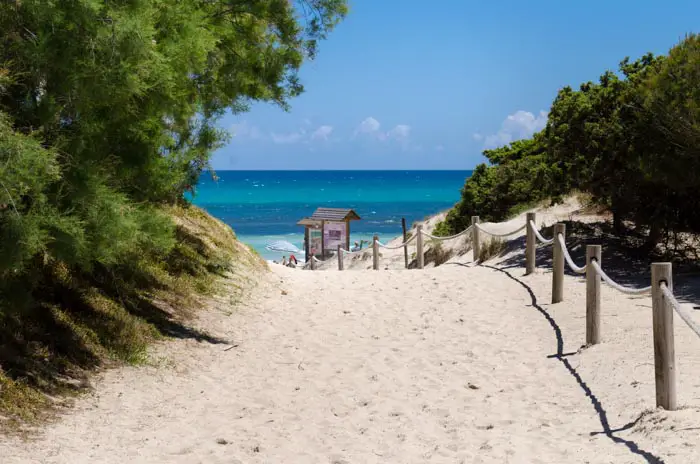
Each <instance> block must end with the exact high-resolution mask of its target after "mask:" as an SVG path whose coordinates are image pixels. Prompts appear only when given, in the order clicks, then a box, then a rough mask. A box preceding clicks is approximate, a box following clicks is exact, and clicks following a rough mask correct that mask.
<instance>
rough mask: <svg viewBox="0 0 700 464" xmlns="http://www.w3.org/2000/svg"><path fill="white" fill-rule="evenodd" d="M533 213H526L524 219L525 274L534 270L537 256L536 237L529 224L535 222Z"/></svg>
mask: <svg viewBox="0 0 700 464" xmlns="http://www.w3.org/2000/svg"><path fill="white" fill-rule="evenodd" d="M535 218H536V215H535V213H527V215H526V219H525V225H526V229H525V230H526V231H527V235H526V236H525V275H529V274H532V273H533V272H535V259H536V257H537V253H536V252H537V237H535V232H534V231H533V230H532V227H531V226H530V224H531V223H532V224H536V222H535Z"/></svg>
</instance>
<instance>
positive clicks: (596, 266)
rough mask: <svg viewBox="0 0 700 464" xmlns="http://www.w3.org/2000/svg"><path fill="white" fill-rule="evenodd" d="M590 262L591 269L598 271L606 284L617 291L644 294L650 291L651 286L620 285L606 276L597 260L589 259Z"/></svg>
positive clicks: (628, 293)
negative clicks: (633, 286)
mask: <svg viewBox="0 0 700 464" xmlns="http://www.w3.org/2000/svg"><path fill="white" fill-rule="evenodd" d="M591 264H592V265H593V269H595V271H596V272H597V273H598V275H599V276H600V277H601V278H602V279H603V280H604V281H605V283H606V284H608V285H610V286H611V287H612V288H614V289H615V290H617V291H618V292H622V293H625V294H627V295H644V294H646V293H650V292H651V287H644V288H632V287H625V286H624V285H620V284H618V283H617V282H615V281H614V280H612V279H611V278H610V276H608V275H607V274H606V273H605V271H603V268H601V267H600V264H598V261H591Z"/></svg>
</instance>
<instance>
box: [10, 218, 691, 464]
mask: <svg viewBox="0 0 700 464" xmlns="http://www.w3.org/2000/svg"><path fill="white" fill-rule="evenodd" d="M546 214H552V213H551V211H550V213H542V217H546ZM552 217H556V213H554V214H552ZM518 253H521V251H517V250H514V251H513V252H512V253H509V254H506V255H503V256H499V257H497V258H494V259H493V260H490V261H489V262H486V263H483V264H482V265H479V266H475V265H473V263H471V258H470V254H469V253H465V254H463V255H461V256H458V257H456V258H454V259H452V260H451V261H450V262H449V263H446V264H443V265H442V266H439V267H436V268H432V267H431V268H428V269H425V270H422V271H418V270H382V271H364V270H350V271H344V272H339V271H337V270H328V271H318V272H311V271H302V270H300V269H290V268H285V267H282V266H277V265H273V266H272V272H270V273H268V274H267V275H266V276H265V277H263V278H262V280H261V283H260V284H259V285H258V286H257V288H256V289H255V291H254V292H253V293H252V294H251V295H249V296H248V297H247V298H246V299H245V301H244V302H243V303H242V304H241V306H239V307H238V308H237V309H235V310H233V311H231V308H230V305H229V304H228V303H227V301H226V300H225V299H221V301H219V303H218V304H215V305H213V306H212V307H211V308H210V309H209V310H208V311H206V312H204V313H202V314H201V316H200V318H199V319H198V321H197V328H199V329H200V330H204V331H207V332H208V333H210V334H211V335H212V336H213V337H216V339H218V340H220V342H217V343H207V342H196V341H193V340H173V341H168V342H164V343H161V344H159V345H158V346H157V347H156V348H155V349H154V350H153V351H152V352H151V356H150V358H151V359H152V360H153V361H154V362H152V363H150V364H148V365H146V366H140V367H127V368H120V369H116V370H111V371H107V372H105V373H103V374H101V375H100V377H99V378H98V379H97V380H96V381H95V390H94V392H93V393H92V394H90V395H88V396H86V397H83V398H80V399H78V400H77V402H76V406H75V408H74V409H70V410H68V411H66V413H65V414H64V415H63V417H61V418H59V419H58V420H57V421H56V422H55V423H52V424H49V425H47V426H46V427H45V428H44V429H42V430H40V431H38V435H37V436H35V437H33V438H32V439H31V440H30V441H27V442H23V441H21V440H19V439H15V438H7V437H4V438H2V439H0V440H1V441H0V455H2V456H3V463H6V462H7V463H13V464H14V463H29V462H36V463H76V462H100V463H120V462H123V461H124V460H129V461H130V462H134V463H177V462H182V463H236V462H241V463H258V462H259V463H263V462H295V463H296V462H299V463H307V462H308V463H315V462H334V463H354V462H445V463H453V462H465V463H492V462H493V463H503V462H510V463H535V462H537V463H561V462H571V463H636V462H639V463H644V462H665V463H688V462H696V461H697V460H698V459H700V449H699V448H698V438H697V437H698V434H697V423H698V420H700V407H699V406H700V403H699V400H698V398H700V382H698V381H697V376H696V375H695V373H696V372H697V371H698V369H700V340H699V339H698V338H697V337H696V336H695V335H694V334H693V333H692V332H690V330H688V329H687V327H686V326H685V325H684V324H683V323H682V322H680V321H678V322H677V323H676V326H675V337H676V359H677V370H678V392H679V404H680V406H681V407H680V409H679V410H678V411H673V412H667V411H664V410H661V409H656V408H655V399H654V364H653V363H654V361H653V347H652V338H651V333H652V332H651V301H650V298H649V297H648V296H643V297H630V296H626V295H622V294H620V293H617V292H616V291H614V290H613V289H611V288H609V287H607V286H604V287H603V289H602V338H603V340H602V343H601V344H599V345H595V346H593V347H583V345H584V343H585V304H584V301H585V283H584V281H583V280H582V279H581V278H577V277H574V276H569V275H567V276H566V278H565V300H564V301H563V302H562V303H558V304H550V303H549V301H550V294H551V293H550V292H551V273H550V269H548V268H546V267H541V268H540V269H538V271H537V272H536V273H535V274H533V275H529V276H524V269H523V268H522V267H521V266H518V265H517V264H512V263H513V262H516V263H517V260H516V261H514V258H517V257H518ZM506 263H511V264H508V265H507V264H506Z"/></svg>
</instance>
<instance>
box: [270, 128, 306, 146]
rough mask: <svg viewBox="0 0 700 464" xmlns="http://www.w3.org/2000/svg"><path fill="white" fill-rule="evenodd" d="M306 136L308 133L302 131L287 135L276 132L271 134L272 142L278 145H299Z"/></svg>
mask: <svg viewBox="0 0 700 464" xmlns="http://www.w3.org/2000/svg"><path fill="white" fill-rule="evenodd" d="M305 134H306V131H304V130H300V131H298V132H289V133H287V134H276V133H274V132H272V133H270V137H272V141H273V142H275V143H277V144H288V143H297V142H299V141H301V139H303V138H304V135H305Z"/></svg>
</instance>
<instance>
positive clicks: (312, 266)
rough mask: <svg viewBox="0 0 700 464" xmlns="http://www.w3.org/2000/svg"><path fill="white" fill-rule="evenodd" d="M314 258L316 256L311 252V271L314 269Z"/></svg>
mask: <svg viewBox="0 0 700 464" xmlns="http://www.w3.org/2000/svg"><path fill="white" fill-rule="evenodd" d="M315 258H316V255H314V254H313V253H311V258H310V259H311V270H312V271H315V270H316V259H315Z"/></svg>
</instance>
